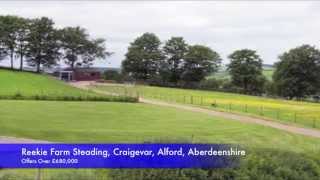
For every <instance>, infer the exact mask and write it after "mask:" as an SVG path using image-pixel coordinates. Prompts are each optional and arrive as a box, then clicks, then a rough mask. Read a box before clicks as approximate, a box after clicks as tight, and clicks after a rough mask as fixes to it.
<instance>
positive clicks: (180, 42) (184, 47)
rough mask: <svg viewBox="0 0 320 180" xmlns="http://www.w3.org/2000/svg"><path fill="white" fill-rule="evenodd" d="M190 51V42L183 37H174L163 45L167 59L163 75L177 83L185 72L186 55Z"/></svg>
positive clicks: (163, 67)
mask: <svg viewBox="0 0 320 180" xmlns="http://www.w3.org/2000/svg"><path fill="white" fill-rule="evenodd" d="M187 51H188V44H187V43H186V42H185V41H184V39H183V38H182V37H172V38H171V39H169V40H168V41H167V42H166V43H165V46H164V47H163V52H164V55H165V61H164V64H163V66H162V69H164V71H163V73H162V74H163V76H165V77H167V78H168V79H166V78H165V79H166V80H167V81H170V82H174V83H177V82H178V81H179V80H180V78H181V75H182V72H183V69H182V67H183V63H184V62H183V61H184V56H185V55H186V53H187Z"/></svg>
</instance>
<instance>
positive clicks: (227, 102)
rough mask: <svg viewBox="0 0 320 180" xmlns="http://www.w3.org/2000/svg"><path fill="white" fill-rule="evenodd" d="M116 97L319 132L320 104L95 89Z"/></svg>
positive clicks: (113, 87)
mask: <svg viewBox="0 0 320 180" xmlns="http://www.w3.org/2000/svg"><path fill="white" fill-rule="evenodd" d="M95 88H98V89H100V90H104V91H108V92H113V93H120V94H140V96H143V97H146V98H154V99H159V100H163V101H172V102H177V103H185V104H193V105H197V106H203V107H206V108H214V109H219V110H223V111H232V112H239V113H245V114H251V115H255V116H262V117H266V118H268V119H271V120H276V121H281V122H285V123H294V124H299V125H303V126H306V127H313V128H320V104H319V103H308V102H298V101H287V100H280V99H271V98H263V97H257V96H247V95H240V94H233V93H223V92H215V91H203V90H186V89H176V88H162V87H152V86H120V85H107V86H98V87H95Z"/></svg>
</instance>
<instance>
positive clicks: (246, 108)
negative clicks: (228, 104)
mask: <svg viewBox="0 0 320 180" xmlns="http://www.w3.org/2000/svg"><path fill="white" fill-rule="evenodd" d="M244 111H245V112H246V113H247V112H248V105H247V104H245V110H244Z"/></svg>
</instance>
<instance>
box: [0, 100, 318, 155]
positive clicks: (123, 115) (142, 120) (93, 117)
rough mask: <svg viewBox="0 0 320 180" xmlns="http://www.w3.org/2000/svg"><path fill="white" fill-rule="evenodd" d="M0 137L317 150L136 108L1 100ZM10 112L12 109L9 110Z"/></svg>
mask: <svg viewBox="0 0 320 180" xmlns="http://www.w3.org/2000/svg"><path fill="white" fill-rule="evenodd" d="M0 106H1V107H2V108H0V115H1V118H0V129H1V131H0V135H5V136H17V137H25V138H33V139H43V140H49V141H55V142H108V143H110V142H119V143H120V142H121V143H122V142H123V143H125V142H144V141H148V142H150V141H158V140H164V141H166V140H168V141H179V140H182V141H187V142H191V141H192V142H202V143H205V142H211V143H213V142H214V143H237V144H245V145H250V146H256V147H268V146H271V145H272V146H273V147H276V148H277V149H289V150H292V151H298V152H299V151H300V152H303V151H311V150H315V149H317V150H319V148H320V146H319V145H320V140H319V139H313V138H307V137H303V136H299V135H293V134H290V133H286V132H282V131H280V130H276V129H272V128H268V127H264V126H259V125H253V124H244V123H240V122H236V121H229V120H224V119H220V118H214V117H212V116H208V115H205V114H201V113H194V112H189V111H182V110H177V109H172V108H164V107H159V106H152V105H146V104H140V103H135V104H132V103H115V102H54V101H48V102H46V101H7V100H6V101H0ZM13 109H14V110H13Z"/></svg>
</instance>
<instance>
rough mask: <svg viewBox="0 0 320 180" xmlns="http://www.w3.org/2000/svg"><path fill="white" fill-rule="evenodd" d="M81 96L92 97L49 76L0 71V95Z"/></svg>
mask: <svg viewBox="0 0 320 180" xmlns="http://www.w3.org/2000/svg"><path fill="white" fill-rule="evenodd" d="M15 94H21V95H24V96H34V95H47V96H81V95H87V94H90V95H93V94H94V93H89V92H87V91H84V90H80V89H77V88H74V87H71V86H69V85H67V84H66V83H64V82H63V81H59V80H56V79H54V77H51V76H49V75H40V74H35V73H29V72H18V71H9V70H3V69H0V95H15Z"/></svg>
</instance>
